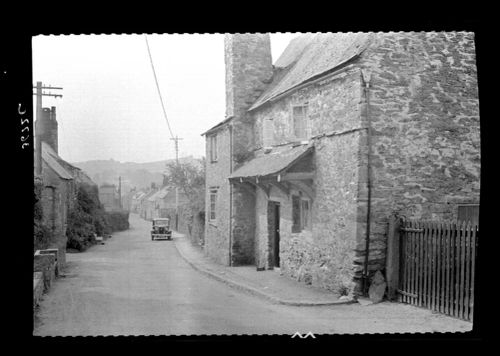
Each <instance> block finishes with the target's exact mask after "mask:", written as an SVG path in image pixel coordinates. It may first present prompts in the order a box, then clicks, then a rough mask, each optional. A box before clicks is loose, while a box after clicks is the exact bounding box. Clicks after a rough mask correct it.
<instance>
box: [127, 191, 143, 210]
mask: <svg viewBox="0 0 500 356" xmlns="http://www.w3.org/2000/svg"><path fill="white" fill-rule="evenodd" d="M144 195H146V192H144V191H142V190H139V191H138V192H136V193H135V194H134V195H133V196H132V199H131V200H130V212H132V213H135V214H139V208H140V205H141V201H142V197H143V196H144Z"/></svg>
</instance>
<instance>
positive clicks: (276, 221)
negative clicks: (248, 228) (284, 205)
mask: <svg viewBox="0 0 500 356" xmlns="http://www.w3.org/2000/svg"><path fill="white" fill-rule="evenodd" d="M267 218H268V220H267V221H268V228H269V230H268V232H269V245H268V246H269V268H270V269H272V268H274V267H279V266H280V204H279V203H278V202H274V201H270V202H269V203H268V208H267Z"/></svg>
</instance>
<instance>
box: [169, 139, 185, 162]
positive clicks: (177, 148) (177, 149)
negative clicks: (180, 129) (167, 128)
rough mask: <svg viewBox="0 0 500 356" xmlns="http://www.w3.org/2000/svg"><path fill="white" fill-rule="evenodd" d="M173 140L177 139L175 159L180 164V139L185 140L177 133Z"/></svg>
mask: <svg viewBox="0 0 500 356" xmlns="http://www.w3.org/2000/svg"><path fill="white" fill-rule="evenodd" d="M171 140H172V141H175V161H176V162H177V164H179V140H183V138H180V137H178V136H177V135H176V136H175V137H172V138H171Z"/></svg>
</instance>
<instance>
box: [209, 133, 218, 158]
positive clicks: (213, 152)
mask: <svg viewBox="0 0 500 356" xmlns="http://www.w3.org/2000/svg"><path fill="white" fill-rule="evenodd" d="M209 150H210V162H217V135H212V136H210V137H209Z"/></svg>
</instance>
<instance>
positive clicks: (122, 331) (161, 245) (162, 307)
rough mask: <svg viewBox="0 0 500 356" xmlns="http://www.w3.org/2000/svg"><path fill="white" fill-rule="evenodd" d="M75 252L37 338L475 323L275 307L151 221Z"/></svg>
mask: <svg viewBox="0 0 500 356" xmlns="http://www.w3.org/2000/svg"><path fill="white" fill-rule="evenodd" d="M130 223H131V227H130V230H127V231H125V232H121V233H116V234H114V235H113V238H111V239H109V240H107V242H106V244H105V245H96V246H93V247H91V248H90V249H89V250H87V251H86V252H84V253H76V254H68V255H67V260H68V266H67V269H66V277H64V278H60V279H58V280H57V281H56V282H55V283H54V284H53V286H52V288H51V290H50V291H49V292H48V294H46V295H45V296H44V298H43V300H42V302H41V304H40V307H39V310H38V312H37V315H36V322H35V330H34V335H39V336H59V335H62V336H66V335H73V336H74V335H186V334H196V335H206V334H290V335H292V334H293V333H295V332H297V331H299V332H301V333H307V332H309V331H311V332H313V333H315V334H325V333H326V334H332V333H360V332H368V333H383V332H433V331H469V330H470V329H471V327H472V324H471V323H467V322H462V321H460V320H455V319H453V318H449V317H445V316H442V315H439V314H433V313H432V312H430V311H428V310H425V309H420V308H415V307H411V306H408V305H403V304H396V303H380V304H377V305H371V306H365V307H363V306H360V305H358V304H354V305H339V306H321V307H295V306H285V305H275V304H272V303H270V302H267V301H265V300H261V299H259V298H256V297H254V296H251V295H247V294H245V293H243V292H240V291H237V290H233V289H232V288H230V287H228V286H226V285H225V284H223V283H220V282H218V281H216V280H213V279H210V278H208V277H206V276H204V275H202V274H200V273H199V272H197V271H195V270H194V269H192V268H191V267H190V266H189V265H188V264H187V263H186V262H185V261H184V260H183V259H182V258H181V257H180V255H179V254H178V252H177V250H176V248H175V245H174V243H173V242H172V241H151V239H150V235H149V231H150V223H149V222H147V221H144V220H142V219H140V218H139V217H138V216H137V215H131V216H130Z"/></svg>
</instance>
